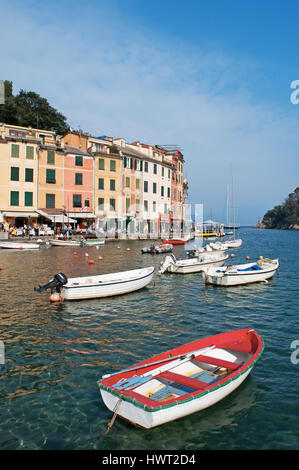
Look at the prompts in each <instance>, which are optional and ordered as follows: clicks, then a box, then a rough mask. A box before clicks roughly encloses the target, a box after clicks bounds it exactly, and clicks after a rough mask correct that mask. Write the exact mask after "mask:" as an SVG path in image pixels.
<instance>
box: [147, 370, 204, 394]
mask: <svg viewBox="0 0 299 470" xmlns="http://www.w3.org/2000/svg"><path fill="white" fill-rule="evenodd" d="M156 378H163V379H167V380H171V381H172V382H177V383H179V384H182V385H187V387H191V388H194V390H198V389H201V388H204V387H206V386H207V384H206V382H201V381H200V380H196V379H192V378H191V377H186V376H185V375H181V374H176V373H174V372H170V371H165V372H162V373H161V374H159V375H158V376H157V377H156Z"/></svg>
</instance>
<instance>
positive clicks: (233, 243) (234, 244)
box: [222, 238, 242, 248]
mask: <svg viewBox="0 0 299 470" xmlns="http://www.w3.org/2000/svg"><path fill="white" fill-rule="evenodd" d="M222 244H223V245H224V246H225V247H226V248H240V246H242V239H241V238H235V239H231V240H226V241H224V242H222Z"/></svg>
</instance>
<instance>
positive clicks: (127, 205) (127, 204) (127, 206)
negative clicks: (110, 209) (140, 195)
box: [126, 197, 131, 211]
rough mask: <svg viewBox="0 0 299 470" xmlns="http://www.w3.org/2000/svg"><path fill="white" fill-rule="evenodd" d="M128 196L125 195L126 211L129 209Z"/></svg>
mask: <svg viewBox="0 0 299 470" xmlns="http://www.w3.org/2000/svg"><path fill="white" fill-rule="evenodd" d="M130 202H131V200H130V198H129V197H126V211H128V210H129V209H130Z"/></svg>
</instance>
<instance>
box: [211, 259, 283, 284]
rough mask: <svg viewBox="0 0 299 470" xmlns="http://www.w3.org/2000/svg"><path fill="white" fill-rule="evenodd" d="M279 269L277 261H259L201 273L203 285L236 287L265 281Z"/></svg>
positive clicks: (213, 268) (214, 268)
mask: <svg viewBox="0 0 299 470" xmlns="http://www.w3.org/2000/svg"><path fill="white" fill-rule="evenodd" d="M278 268H279V260H278V259H273V260H272V259H267V258H265V259H264V258H263V259H260V260H259V261H258V262H257V263H247V264H238V265H236V266H225V267H220V268H216V267H212V268H209V269H207V270H206V271H204V272H203V275H204V279H205V283H206V284H213V285H215V286H225V287H227V286H238V285H241V284H251V283H253V282H262V281H267V279H270V278H271V277H273V276H274V274H275V272H276V271H277V270H278Z"/></svg>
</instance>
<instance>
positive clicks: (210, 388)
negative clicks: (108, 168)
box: [97, 329, 264, 412]
mask: <svg viewBox="0 0 299 470" xmlns="http://www.w3.org/2000/svg"><path fill="white" fill-rule="evenodd" d="M249 332H253V333H254V335H255V337H256V339H257V340H258V346H257V350H256V351H255V353H254V354H253V355H252V358H250V359H249V360H248V361H246V362H245V364H243V365H241V366H240V367H239V368H238V369H237V370H236V371H234V372H231V373H230V374H229V375H228V376H226V377H224V378H223V379H221V380H219V381H217V382H216V383H214V384H207V387H205V388H204V389H203V390H202V391H200V390H194V392H191V393H189V394H186V395H183V396H182V397H176V398H173V399H171V400H167V401H165V402H164V404H163V405H162V404H161V402H157V403H155V402H154V400H152V402H153V403H150V405H149V404H147V403H148V402H149V400H150V398H147V397H144V396H142V395H140V399H139V397H138V399H137V398H134V396H135V394H134V392H133V393H132V391H127V392H125V391H124V390H122V391H121V392H119V391H117V390H116V389H114V388H112V387H111V386H107V385H104V384H102V383H101V382H102V380H100V381H98V383H97V384H98V387H99V388H100V389H102V390H104V391H106V392H109V393H111V394H112V395H115V396H117V397H118V398H121V399H122V400H124V401H127V402H131V403H132V404H133V405H136V406H138V407H140V408H143V409H144V410H145V411H148V412H157V411H159V410H163V409H166V408H171V407H174V406H177V405H181V404H184V403H187V402H189V401H192V400H196V399H200V398H202V397H203V396H204V395H206V394H208V393H211V392H214V391H216V390H218V389H219V388H222V387H225V386H226V385H229V384H230V383H231V382H232V381H234V380H236V379H238V378H239V377H241V376H242V375H244V374H245V373H246V372H247V371H248V370H249V369H252V368H253V366H254V364H255V362H256V361H257V360H258V359H259V358H260V356H261V354H262V353H263V350H264V342H263V339H262V338H261V337H260V336H259V335H258V334H257V333H256V331H255V330H252V329H248V330H247V333H249ZM216 347H217V346H216ZM218 347H220V346H218ZM186 354H188V352H186ZM144 367H146V364H144ZM115 375H117V374H115ZM104 380H105V379H104ZM130 395H133V396H130ZM136 395H137V394H136ZM146 402H147V403H146Z"/></svg>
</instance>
